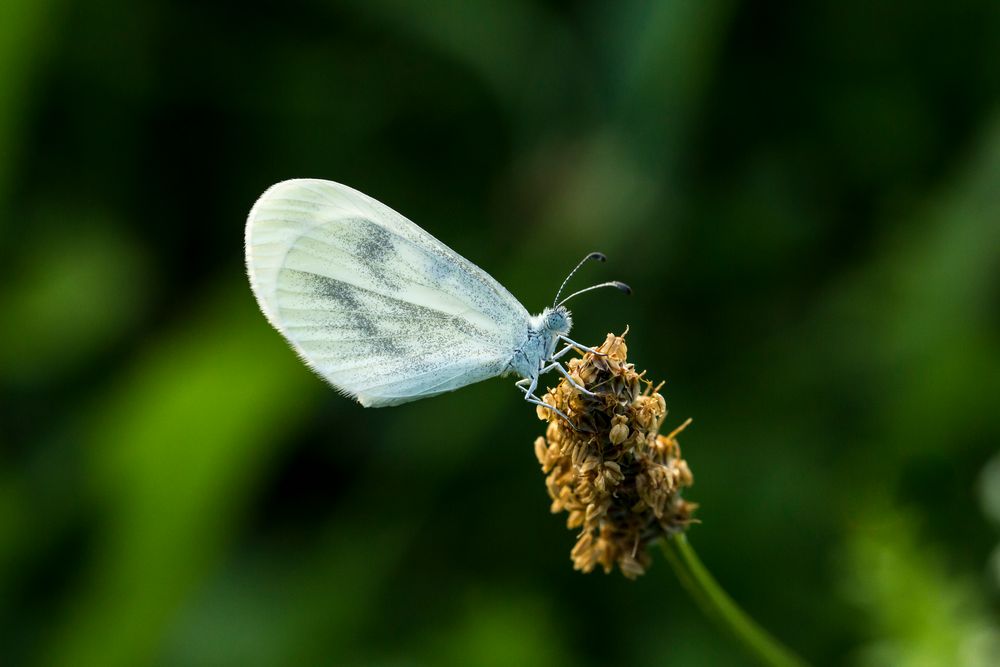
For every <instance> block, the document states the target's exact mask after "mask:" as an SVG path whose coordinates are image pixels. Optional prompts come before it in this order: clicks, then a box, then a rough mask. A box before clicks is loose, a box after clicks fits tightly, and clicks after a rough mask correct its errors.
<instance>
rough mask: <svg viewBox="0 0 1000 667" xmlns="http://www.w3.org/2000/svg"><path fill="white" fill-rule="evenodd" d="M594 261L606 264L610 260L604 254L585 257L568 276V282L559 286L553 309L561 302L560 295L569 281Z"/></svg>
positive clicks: (599, 253)
mask: <svg viewBox="0 0 1000 667" xmlns="http://www.w3.org/2000/svg"><path fill="white" fill-rule="evenodd" d="M592 259H596V260H597V261H598V262H606V261H608V258H607V257H605V255H604V253H603V252H592V253H590V254H589V255H587V256H586V257H584V258H583V259H581V260H580V263H579V264H577V265H576V268H574V269H573V270H572V271H570V272H569V275H568V276H566V280H564V281H563V282H562V285H560V286H559V291H558V292H556V298H554V299H552V307H553V308H555V307H556V302H557V301H559V295H560V294H562V291H563V290H564V289H565V288H566V283H568V282H569V279H570V278H572V277H573V274H574V273H576V272H577V271H579V270H580V267H581V266H583V265H584V264H586V263H587V262H589V261H590V260H592Z"/></svg>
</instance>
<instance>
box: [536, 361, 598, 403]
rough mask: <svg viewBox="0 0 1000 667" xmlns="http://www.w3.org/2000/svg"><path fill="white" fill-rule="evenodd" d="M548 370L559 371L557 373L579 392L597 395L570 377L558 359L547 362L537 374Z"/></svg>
mask: <svg viewBox="0 0 1000 667" xmlns="http://www.w3.org/2000/svg"><path fill="white" fill-rule="evenodd" d="M549 371H559V373H560V374H561V375H562V376H563V377H564V378H566V381H567V382H569V383H570V384H571V385H573V388H574V389H576V390H577V391H578V392H580V393H581V394H586V395H587V396H597V394H595V393H594V392H592V391H590V390H589V389H587V388H586V387H583V386H582V385H580V384H579V383H578V382H577V381H576V380H574V379H573V378H572V377H570V374H569V373H568V372H567V371H566V369H565V368H563V365H562V364H561V363H559V362H558V361H553V362H552V363H551V364H549V365H548V366H546V367H545V368H543V369H542V370H540V371H538V374H539V375H541V374H542V373H548V372H549Z"/></svg>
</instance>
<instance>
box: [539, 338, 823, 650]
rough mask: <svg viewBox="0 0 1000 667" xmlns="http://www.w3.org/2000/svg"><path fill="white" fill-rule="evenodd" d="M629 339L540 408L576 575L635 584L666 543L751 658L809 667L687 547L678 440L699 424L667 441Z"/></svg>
mask: <svg viewBox="0 0 1000 667" xmlns="http://www.w3.org/2000/svg"><path fill="white" fill-rule="evenodd" d="M624 336H625V334H622V335H621V336H615V335H613V334H608V337H607V339H606V340H605V341H604V342H603V343H602V344H601V345H600V346H599V347H598V348H597V349H596V350H595V351H587V352H585V353H583V354H582V356H581V357H579V358H576V359H572V360H570V361H569V363H568V364H567V368H568V372H569V378H564V379H562V380H561V381H560V382H559V384H558V385H556V386H555V387H553V388H552V389H549V391H548V392H547V393H546V394H545V396H544V398H543V401H544V402H545V403H546V404H547V405H549V406H552V407H553V408H555V410H550V409H548V408H546V407H544V406H539V407H538V418H539V419H542V420H543V421H547V422H548V426H547V427H546V430H545V437H539V438H537V439H536V441H535V455H536V457H537V458H538V462H539V463H540V464H541V466H542V472H543V473H545V474H546V476H547V477H546V480H545V485H546V489H547V490H548V493H549V497H550V498H551V500H552V506H551V510H552V512H553V513H558V512H566V514H567V518H566V526H567V527H568V528H570V529H571V530H577V529H578V530H579V533H578V534H577V542H576V545H575V546H574V547H573V549H572V551H571V552H570V557H571V559H572V561H573V567H574V568H575V569H577V570H580V571H582V572H591V571H593V570H594V569H595V568H596V567H598V566H600V567H601V569H603V570H604V572H605V573H610V572H611V571H612V569H614V567H615V566H617V568H618V570H619V571H620V572H621V573H622V574H623V575H624V576H625V577H627V578H629V579H636V578H637V577H639V576H640V575H642V574H644V573H645V572H646V570H647V569H648V568H649V567H650V565H651V564H652V557H651V556H650V555H649V553H648V547H649V546H650V545H652V544H653V543H656V542H660V543H661V544H662V546H663V552H664V554H665V555H666V557H667V560H668V561H669V563H670V564H671V566H673V569H674V571H675V573H676V574H677V576H678V578H679V579H680V581H681V584H682V585H683V586H684V588H685V589H686V590H687V591H688V593H690V595H691V596H692V598H694V600H695V602H696V603H697V604H698V606H699V607H700V608H701V609H702V611H703V612H704V613H705V614H706V615H707V616H709V617H710V618H711V619H713V620H714V621H715V622H716V623H717V624H718V625H719V626H720V627H721V628H723V629H724V630H725V631H726V632H728V633H729V634H730V635H731V636H732V637H734V638H735V639H736V640H737V641H738V642H739V643H740V645H741V646H742V647H743V648H744V649H745V650H746V651H747V652H748V653H749V654H750V655H751V656H753V657H754V658H756V659H757V660H758V661H759V662H760V663H761V664H764V665H771V666H772V667H793V666H800V665H803V664H804V663H803V662H802V661H801V660H800V659H799V658H798V657H797V656H795V654H793V653H792V652H791V651H790V650H788V649H787V648H785V647H784V646H783V645H782V644H781V643H779V642H778V641H777V640H776V639H774V638H773V637H772V636H771V635H769V634H768V633H767V632H766V631H765V630H764V629H763V628H761V627H760V626H759V625H757V623H755V622H754V621H753V619H751V618H750V617H749V616H748V615H747V614H746V613H745V612H744V611H743V610H742V609H740V608H739V607H738V606H737V605H736V603H735V602H733V600H732V599H731V598H730V597H729V596H728V595H727V594H726V593H725V591H723V589H722V588H721V587H720V586H719V584H718V583H717V582H716V581H715V579H714V578H713V577H712V575H711V574H710V573H709V572H708V570H707V569H706V568H705V566H704V565H703V564H702V563H701V561H700V560H699V559H698V556H697V555H696V554H695V552H694V550H693V549H692V548H691V545H690V544H689V543H688V541H687V537H686V536H685V533H684V531H685V530H686V529H687V528H688V526H689V525H691V524H692V523H694V522H696V519H694V518H692V513H693V512H694V510H695V509H696V508H697V505H695V504H694V503H691V502H688V501H686V500H685V499H684V498H682V495H681V494H682V492H683V491H684V490H685V489H687V488H688V487H690V486H691V485H692V484H694V476H693V475H692V473H691V470H690V468H689V467H688V464H687V462H686V461H685V460H684V459H683V458H682V457H681V449H680V444H679V443H678V441H677V436H678V435H679V434H680V432H681V431H683V430H684V428H685V427H686V426H687V425H688V424H690V422H691V420H690V419H689V420H687V421H686V422H684V423H683V424H681V425H680V426H679V427H677V428H675V429H674V430H673V431H672V432H671V433H670V434H669V435H661V434H660V427H661V426H662V425H663V422H664V420H665V418H666V415H667V404H666V401H665V400H664V398H663V396H662V395H660V393H659V389H660V387H661V386H662V383H661V384H660V385H657V386H655V387H654V386H653V384H652V383H651V382H649V381H648V380H646V379H645V377H644V375H645V372H642V373H639V372H636V370H635V366H634V365H633V364H631V363H628V361H627V354H628V348H627V347H626V345H625V340H624ZM557 411H558V412H557ZM560 413H561V414H560ZM562 415H565V416H566V417H568V418H569V419H568V421H567V419H565V418H564V417H563V416H562Z"/></svg>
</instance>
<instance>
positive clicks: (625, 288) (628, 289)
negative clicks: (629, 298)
mask: <svg viewBox="0 0 1000 667" xmlns="http://www.w3.org/2000/svg"><path fill="white" fill-rule="evenodd" d="M615 287H617V288H618V289H620V290H621V291H623V292H625V293H626V294H631V293H632V288H631V287H629V286H628V285H626V284H625V283H623V282H620V281H617V280H616V281H615Z"/></svg>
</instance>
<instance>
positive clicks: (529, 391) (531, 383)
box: [514, 377, 580, 431]
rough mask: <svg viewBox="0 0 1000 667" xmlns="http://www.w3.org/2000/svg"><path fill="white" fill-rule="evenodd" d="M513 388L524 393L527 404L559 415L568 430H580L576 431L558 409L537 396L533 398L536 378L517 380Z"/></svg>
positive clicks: (536, 384) (536, 383) (568, 419)
mask: <svg viewBox="0 0 1000 667" xmlns="http://www.w3.org/2000/svg"><path fill="white" fill-rule="evenodd" d="M525 383H527V384H528V386H527V387H525V386H524V385H525ZM514 386H515V387H517V388H518V389H520V390H521V391H523V392H524V400H526V401H527V402H528V403H531V404H532V405H540V406H542V407H543V408H546V409H548V410H551V411H552V412H554V413H556V414H557V415H559V416H560V417H562V418H563V421H565V422H566V423H567V424H569V426H570V428H572V429H573V430H574V431H579V430H580V429H578V428H577V427H576V424H574V423H573V422H572V421H570V418H569V417H567V416H566V414H565V413H564V412H563V411H562V410H560V409H559V408H556V407H553V406H551V405H549V404H548V403H546V402H545V401H543V400H541V399H540V398H538V397H537V396H535V389H537V388H538V377H534V378H524V379H523V380H518V381H517V382H515V383H514Z"/></svg>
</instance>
